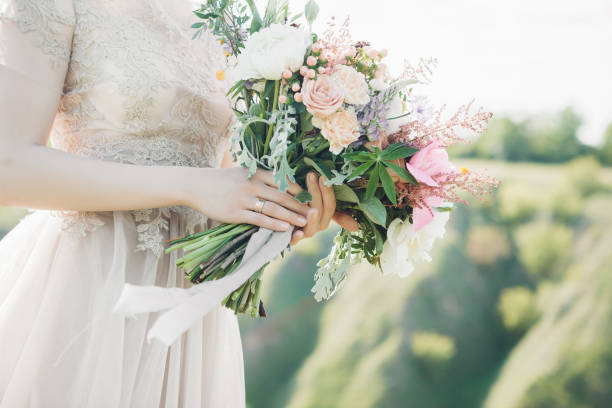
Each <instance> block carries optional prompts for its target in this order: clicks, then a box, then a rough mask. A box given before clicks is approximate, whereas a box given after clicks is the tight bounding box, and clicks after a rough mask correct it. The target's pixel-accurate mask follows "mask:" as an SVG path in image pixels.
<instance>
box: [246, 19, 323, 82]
mask: <svg viewBox="0 0 612 408" xmlns="http://www.w3.org/2000/svg"><path fill="white" fill-rule="evenodd" d="M310 45H312V36H311V34H310V33H309V32H306V31H304V30H301V29H299V28H295V27H291V26H286V25H283V24H272V25H271V26H269V27H266V28H264V29H262V30H261V31H258V32H256V33H255V34H253V35H252V36H251V37H250V38H249V39H248V40H247V42H246V44H245V48H244V50H242V53H241V54H240V55H239V56H238V60H237V64H236V71H235V75H236V78H237V79H244V80H247V79H269V80H280V79H281V78H282V75H283V71H285V70H287V69H288V70H291V71H292V72H295V71H297V70H299V69H300V67H301V66H302V63H303V62H304V56H305V54H306V50H307V49H308V47H309V46H310Z"/></svg>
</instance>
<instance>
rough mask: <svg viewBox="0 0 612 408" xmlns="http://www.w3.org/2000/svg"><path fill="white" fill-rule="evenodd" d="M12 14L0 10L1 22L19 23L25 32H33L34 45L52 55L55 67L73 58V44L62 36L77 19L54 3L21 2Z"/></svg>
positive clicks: (23, 0)
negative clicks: (71, 54)
mask: <svg viewBox="0 0 612 408" xmlns="http://www.w3.org/2000/svg"><path fill="white" fill-rule="evenodd" d="M15 7H16V9H15V10H14V13H13V15H10V14H9V13H7V12H6V10H0V21H11V22H14V23H16V24H17V27H19V30H21V32H23V33H26V32H27V33H32V38H33V41H34V44H35V45H36V46H37V47H39V48H40V49H42V50H43V51H44V52H45V53H47V54H49V56H50V58H51V62H52V65H53V67H57V66H58V65H60V64H61V63H66V62H67V61H68V60H69V58H70V48H71V44H70V42H69V41H68V40H67V39H66V38H65V36H64V35H63V34H62V33H63V32H64V31H65V29H66V27H71V26H73V25H74V24H75V22H76V20H75V16H74V14H73V13H70V12H68V11H63V10H60V9H59V8H58V7H57V6H56V4H55V0H18V1H16V6H15Z"/></svg>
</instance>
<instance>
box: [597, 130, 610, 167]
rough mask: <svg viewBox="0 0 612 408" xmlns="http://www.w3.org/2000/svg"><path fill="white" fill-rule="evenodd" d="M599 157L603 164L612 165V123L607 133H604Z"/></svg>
mask: <svg viewBox="0 0 612 408" xmlns="http://www.w3.org/2000/svg"><path fill="white" fill-rule="evenodd" d="M599 159H600V160H601V162H602V164H605V165H607V166H612V123H610V126H608V129H606V133H604V141H603V145H602V146H601V149H600V150H599Z"/></svg>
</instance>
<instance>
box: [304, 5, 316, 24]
mask: <svg viewBox="0 0 612 408" xmlns="http://www.w3.org/2000/svg"><path fill="white" fill-rule="evenodd" d="M319 11H320V7H319V5H318V4H317V2H316V1H315V0H310V1H309V2H308V3H306V8H305V9H304V15H305V16H306V20H307V21H308V24H310V25H311V26H312V24H313V23H314V21H315V20H316V19H317V16H318V15H319Z"/></svg>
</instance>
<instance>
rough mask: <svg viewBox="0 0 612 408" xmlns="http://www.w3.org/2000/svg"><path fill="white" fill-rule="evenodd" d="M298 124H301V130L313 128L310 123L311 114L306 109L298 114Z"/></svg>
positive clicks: (307, 130) (305, 130)
mask: <svg viewBox="0 0 612 408" xmlns="http://www.w3.org/2000/svg"><path fill="white" fill-rule="evenodd" d="M300 125H301V126H302V132H310V131H311V130H312V129H314V126H313V125H312V114H311V113H309V112H308V111H304V112H302V113H301V114H300Z"/></svg>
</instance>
